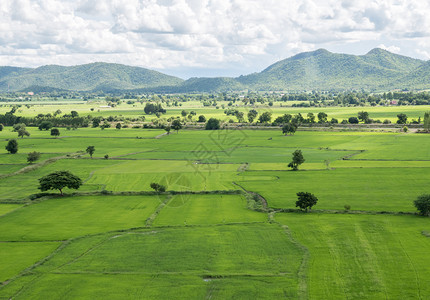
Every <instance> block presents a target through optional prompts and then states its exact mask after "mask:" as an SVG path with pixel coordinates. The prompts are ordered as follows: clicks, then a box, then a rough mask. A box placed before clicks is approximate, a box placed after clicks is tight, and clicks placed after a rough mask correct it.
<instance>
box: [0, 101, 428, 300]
mask: <svg viewBox="0 0 430 300" xmlns="http://www.w3.org/2000/svg"><path fill="white" fill-rule="evenodd" d="M138 105H140V104H138ZM402 108H403V107H402ZM407 108H408V109H409V107H407ZM87 109H88V107H87ZM178 109H179V108H178ZM276 109H278V108H277V107H275V110H276ZM279 109H287V108H279ZM288 109H291V108H288ZM297 109H299V110H303V109H302V108H297ZM327 109H329V108H327ZM336 109H339V108H336ZM336 109H334V110H333V113H335V111H336ZM344 109H345V110H346V111H342V110H341V109H339V111H338V112H337V113H339V114H342V113H343V114H349V113H350V112H349V111H348V109H350V108H344ZM354 109H355V108H354ZM357 109H358V108H357ZM366 109H367V108H366ZM376 109H380V108H379V107H377V108H375V113H376V111H377V110H376ZM393 109H394V108H393ZM397 109H399V108H397ZM414 109H418V108H416V107H414ZM419 109H421V107H419ZM88 110H89V109H88ZM316 110H317V111H316V112H318V108H316ZM24 111H25V108H24ZM24 111H23V112H24ZM179 111H180V110H179ZM179 111H178V113H179ZM369 111H370V108H369ZM93 113H94V114H96V113H99V112H96V111H95V112H93ZM100 113H102V112H100ZM103 113H104V112H103ZM129 113H130V114H131V113H133V110H132V108H129ZM134 113H136V114H137V113H138V112H134ZM381 113H386V114H392V113H393V111H392V110H389V109H388V110H386V111H382V110H381ZM407 113H409V111H408V112H407ZM329 116H330V114H329ZM370 116H371V117H373V116H372V113H370ZM30 131H31V136H30V137H26V138H24V139H19V140H18V143H19V146H20V148H19V152H18V154H15V155H12V154H6V153H4V154H0V174H2V177H0V258H1V261H2V262H3V261H7V264H3V265H2V267H1V268H0V280H1V281H3V282H4V283H7V284H5V285H4V286H2V287H0V299H9V298H14V299H29V298H38V299H76V298H81V299H99V298H105V299H106V298H109V299H124V298H145V299H175V298H187V299H202V298H208V299H229V298H233V299H257V298H258V299H280V298H290V299H345V298H347V299H380V298H387V299H393V298H394V299H395V298H397V299H407V298H415V299H427V298H429V297H430V288H429V286H428V284H426V280H427V278H429V277H430V274H429V270H428V268H427V266H428V265H429V262H428V258H427V253H428V251H429V249H430V244H429V243H430V238H429V237H428V236H429V235H430V234H429V232H430V220H429V218H424V217H419V216H416V215H413V214H412V213H413V212H414V211H415V209H414V207H413V205H412V201H413V200H414V199H415V198H416V197H417V196H418V195H420V194H422V193H429V190H428V182H429V180H430V152H429V151H430V150H429V149H430V139H429V138H428V136H427V135H419V134H410V133H409V134H401V133H376V132H300V131H299V132H297V133H296V134H295V135H294V136H283V135H282V134H281V132H280V130H279V129H277V130H220V131H198V130H181V131H179V133H176V132H175V133H171V134H170V135H163V136H161V137H159V138H155V137H156V136H159V135H160V134H162V133H163V131H161V130H147V129H131V128H128V129H121V130H115V129H105V130H100V129H97V128H95V129H94V128H85V129H81V128H79V129H77V130H70V131H66V130H63V129H61V132H62V134H61V136H60V138H52V137H50V136H49V132H46V131H39V130H37V129H32V128H30ZM15 136H16V133H15V132H11V131H10V129H6V130H3V131H2V132H0V137H2V139H4V140H5V139H8V138H12V137H15ZM4 144H6V143H5V142H4ZM89 145H93V146H95V149H96V152H95V153H94V155H93V159H91V158H90V157H89V155H88V154H86V153H85V149H86V147H87V146H89ZM296 149H300V150H302V152H303V155H304V158H305V163H304V164H303V165H301V166H300V167H299V171H297V172H294V171H291V170H290V169H289V168H288V167H287V164H288V163H289V162H290V161H291V153H292V152H293V151H294V150H296ZM31 151H39V152H42V157H41V160H40V161H38V162H37V163H36V164H34V165H33V167H32V169H31V170H28V169H27V171H26V172H24V171H22V168H24V167H25V166H27V165H28V164H27V163H26V156H27V153H28V152H31ZM105 154H108V155H109V159H104V158H103V157H104V155H105ZM67 155H68V156H67ZM60 156H61V157H63V158H61V159H59V160H52V161H47V160H48V159H50V158H54V157H60ZM39 163H40V164H39ZM20 170H21V171H20ZM24 170H25V169H24ZM57 170H69V171H71V172H72V173H74V174H76V175H78V176H79V177H81V178H82V180H83V182H84V184H83V185H82V187H81V188H80V189H79V190H78V191H77V192H76V195H71V193H72V192H75V191H74V190H67V189H66V190H65V193H66V194H67V196H65V197H60V196H57V197H55V196H48V197H46V198H38V199H36V200H29V196H30V195H31V194H36V193H38V192H39V190H38V188H37V187H38V180H37V179H38V178H40V177H42V176H44V175H46V174H49V173H51V172H53V171H57ZM17 171H18V172H17ZM14 172H16V173H14ZM152 182H157V183H160V184H163V185H165V186H166V189H167V193H165V194H159V195H150V194H149V193H148V192H149V191H151V188H150V183H152ZM238 190H242V191H243V193H239V192H238ZM244 190H246V191H248V192H251V193H248V194H247V193H246V192H245V191H244ZM101 191H103V193H101ZM300 191H307V192H312V193H314V194H315V195H316V196H317V197H318V198H319V201H318V204H317V205H316V206H315V207H314V209H313V212H312V213H308V214H305V213H282V212H279V211H278V212H276V209H288V210H292V209H295V201H296V200H297V197H296V193H297V192H300ZM53 193H57V191H53ZM255 193H256V194H255ZM259 196H262V197H263V198H261V197H260V198H259ZM12 203H14V204H12ZM345 205H350V206H351V211H350V212H349V213H345V212H344V206H345ZM252 208H258V210H259V211H255V210H252ZM383 211H384V212H385V214H380V213H381V212H383ZM399 212H407V213H408V214H398V213H399Z"/></svg>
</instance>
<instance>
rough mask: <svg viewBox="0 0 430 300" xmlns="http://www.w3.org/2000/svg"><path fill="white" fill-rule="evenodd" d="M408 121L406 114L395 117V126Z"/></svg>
mask: <svg viewBox="0 0 430 300" xmlns="http://www.w3.org/2000/svg"><path fill="white" fill-rule="evenodd" d="M407 121H408V116H407V115H406V114H398V115H397V124H406V122H407Z"/></svg>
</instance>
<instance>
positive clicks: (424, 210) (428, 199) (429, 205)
mask: <svg viewBox="0 0 430 300" xmlns="http://www.w3.org/2000/svg"><path fill="white" fill-rule="evenodd" d="M414 205H415V207H416V208H417V209H418V211H419V212H420V215H422V216H428V215H430V194H422V195H421V196H418V198H417V200H415V201H414Z"/></svg>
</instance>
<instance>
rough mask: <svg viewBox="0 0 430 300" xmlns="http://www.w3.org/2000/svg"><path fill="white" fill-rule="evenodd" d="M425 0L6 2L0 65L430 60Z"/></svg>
mask: <svg viewBox="0 0 430 300" xmlns="http://www.w3.org/2000/svg"><path fill="white" fill-rule="evenodd" d="M429 16H430V1H427V0H360V1H357V0H61V1H59V0H0V66H19V67H38V66H42V65H49V64H56V65H65V66H70V65H79V64H86V63H92V62H110V63H120V64H126V65H132V66H139V67H144V68H148V69H152V70H157V71H160V72H163V73H166V74H169V75H174V76H178V77H181V78H183V79H187V78H190V77H216V76H239V75H247V74H250V73H253V72H260V71H262V70H263V69H265V68H266V67H268V66H269V65H271V64H273V63H274V62H276V61H279V60H281V59H285V58H288V57H291V56H293V55H295V54H297V53H300V52H304V51H312V50H316V49H319V48H324V49H327V50H329V51H331V52H335V53H348V54H355V55H364V54H366V53H367V52H369V51H370V50H371V49H373V48H376V47H379V48H383V49H386V50H388V51H391V52H393V53H397V54H401V55H406V56H410V57H414V58H419V59H423V60H429V59H430V17H429Z"/></svg>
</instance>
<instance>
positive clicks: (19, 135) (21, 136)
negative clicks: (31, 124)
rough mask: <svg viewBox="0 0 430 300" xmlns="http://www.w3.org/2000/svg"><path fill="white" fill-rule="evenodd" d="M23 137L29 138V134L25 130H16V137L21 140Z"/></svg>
mask: <svg viewBox="0 0 430 300" xmlns="http://www.w3.org/2000/svg"><path fill="white" fill-rule="evenodd" d="M24 136H30V132H28V131H27V129H25V128H20V129H19V130H18V137H20V138H23V137H24Z"/></svg>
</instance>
